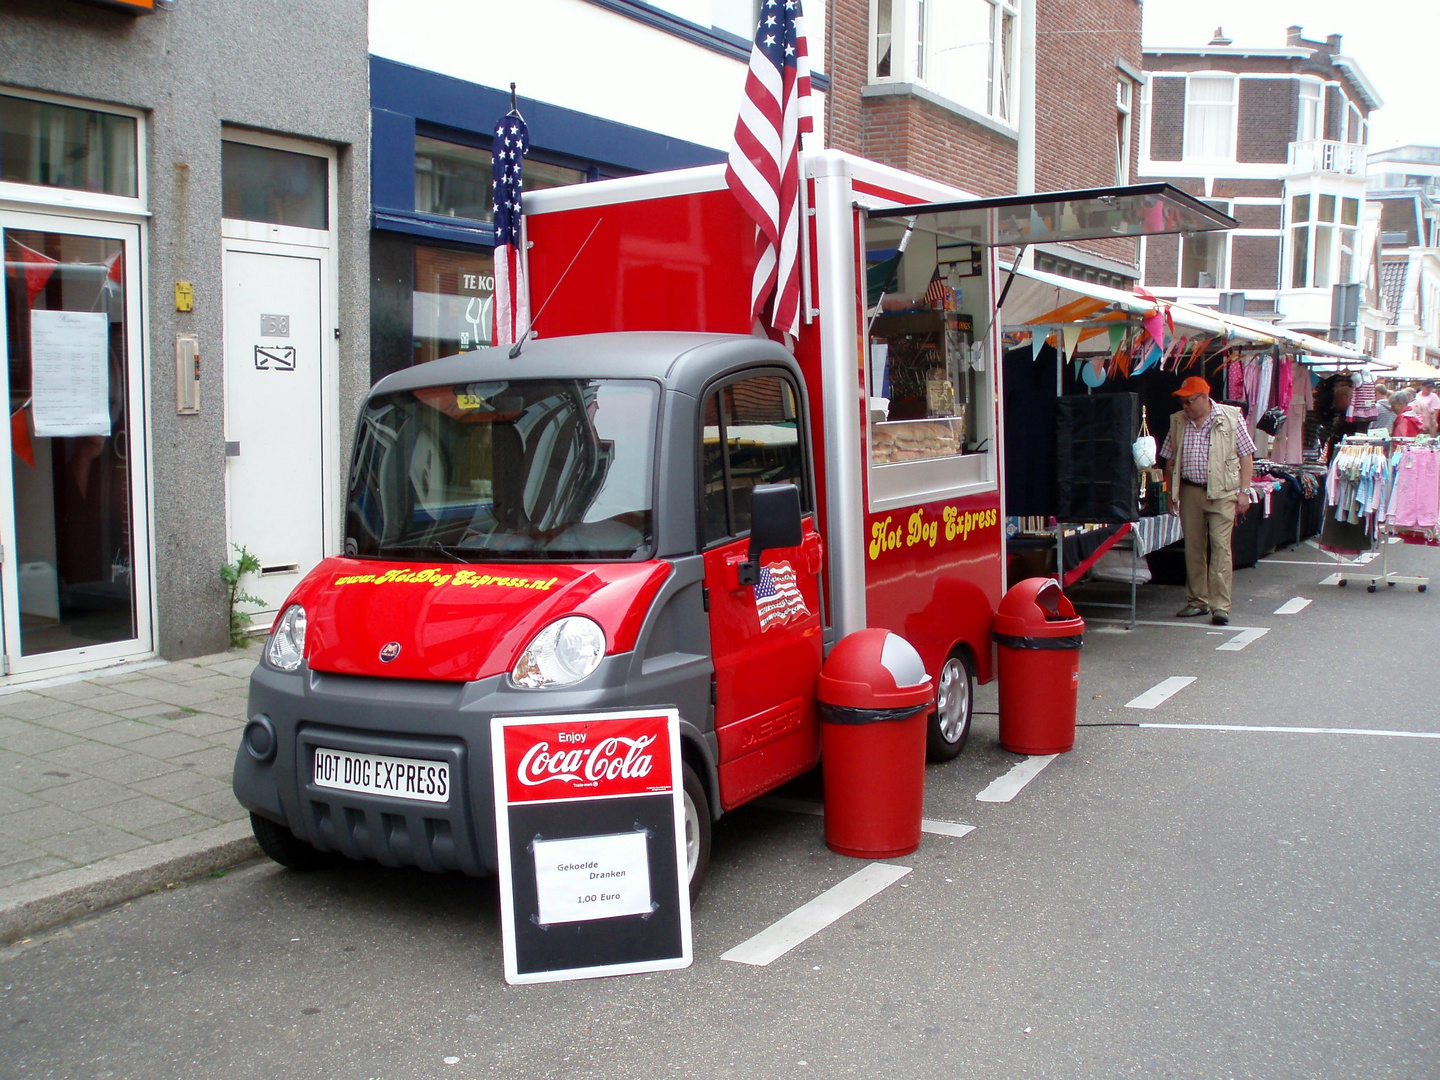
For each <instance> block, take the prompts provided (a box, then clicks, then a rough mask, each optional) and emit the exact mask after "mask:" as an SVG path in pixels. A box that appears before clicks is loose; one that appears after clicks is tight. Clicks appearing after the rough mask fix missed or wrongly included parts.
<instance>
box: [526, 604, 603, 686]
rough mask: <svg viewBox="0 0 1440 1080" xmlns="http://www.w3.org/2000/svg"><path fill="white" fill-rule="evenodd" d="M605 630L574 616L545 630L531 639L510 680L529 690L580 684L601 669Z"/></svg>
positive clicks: (583, 617)
mask: <svg viewBox="0 0 1440 1080" xmlns="http://www.w3.org/2000/svg"><path fill="white" fill-rule="evenodd" d="M604 655H605V631H604V630H602V629H600V625H599V624H598V623H596V622H595V621H594V620H593V619H587V618H585V616H583V615H571V616H569V617H568V618H564V619H560V620H558V621H556V622H553V623H551V624H550V625H549V626H547V627H545V629H544V630H541V631H540V632H539V633H538V634H536V635H535V637H534V638H533V639H531V641H530V644H529V645H527V646H526V647H525V651H524V652H522V653H521V654H520V659H519V660H517V661H515V670H513V671H512V672H510V681H511V682H513V683H514V684H515V685H516V686H519V687H522V688H524V689H526V690H539V689H541V688H543V687H549V686H569V685H570V684H571V683H577V682H579V681H580V680H581V679H583V678H585V676H587V675H589V674H590V673H591V672H592V671H594V670H595V669H596V668H597V667H599V666H600V660H601V658H602V657H604Z"/></svg>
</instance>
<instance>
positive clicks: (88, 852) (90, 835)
mask: <svg viewBox="0 0 1440 1080" xmlns="http://www.w3.org/2000/svg"><path fill="white" fill-rule="evenodd" d="M144 844H145V839H144V838H143V837H140V836H135V835H133V834H131V833H127V832H122V831H121V830H119V829H112V828H111V827H110V826H109V825H97V824H90V825H87V826H85V827H84V828H82V829H74V830H71V831H70V832H65V833H58V834H56V835H54V836H47V837H46V838H45V849H46V850H47V851H48V852H49V853H50V854H51V855H59V856H60V857H61V858H62V859H69V860H70V861H71V862H73V863H75V864H77V865H80V866H84V865H86V864H87V863H92V862H99V861H100V860H101V859H108V858H109V857H110V856H112V855H119V854H120V853H121V852H124V851H134V850H135V849H136V848H137V847H143V846H144Z"/></svg>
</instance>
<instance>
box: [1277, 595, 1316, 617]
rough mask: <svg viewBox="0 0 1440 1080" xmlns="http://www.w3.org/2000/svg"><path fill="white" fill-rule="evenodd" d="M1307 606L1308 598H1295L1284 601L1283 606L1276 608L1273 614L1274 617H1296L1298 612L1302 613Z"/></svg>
mask: <svg viewBox="0 0 1440 1080" xmlns="http://www.w3.org/2000/svg"><path fill="white" fill-rule="evenodd" d="M1309 606H1310V598H1309V597H1308V596H1297V597H1295V598H1294V599H1292V600H1286V601H1285V603H1283V604H1281V605H1280V606H1279V607H1277V608H1276V609H1275V614H1276V615H1296V614H1298V613H1299V612H1302V611H1304V610H1305V609H1306V608H1307V607H1309Z"/></svg>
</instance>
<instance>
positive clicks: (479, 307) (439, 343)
mask: <svg viewBox="0 0 1440 1080" xmlns="http://www.w3.org/2000/svg"><path fill="white" fill-rule="evenodd" d="M414 283H415V284H414V292H413V294H412V299H411V319H412V321H411V331H412V337H413V361H414V363H417V364H423V363H425V362H426V361H429V360H436V359H438V358H440V357H442V356H453V355H455V354H456V353H462V352H469V351H470V350H472V349H478V348H480V347H481V346H483V345H489V344H490V328H491V320H492V317H493V305H494V297H495V259H494V257H493V256H492V255H491V254H490V253H489V252H488V251H452V250H449V249H447V248H436V247H424V246H421V245H418V244H417V245H416V247H415V277H414Z"/></svg>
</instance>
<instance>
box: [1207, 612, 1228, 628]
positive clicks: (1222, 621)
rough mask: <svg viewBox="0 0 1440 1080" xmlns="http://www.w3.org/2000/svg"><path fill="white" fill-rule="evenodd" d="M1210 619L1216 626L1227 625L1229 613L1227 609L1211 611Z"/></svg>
mask: <svg viewBox="0 0 1440 1080" xmlns="http://www.w3.org/2000/svg"><path fill="white" fill-rule="evenodd" d="M1210 621H1211V622H1212V623H1214V624H1215V625H1216V626H1229V625H1230V613H1229V612H1228V611H1213V612H1211V613H1210Z"/></svg>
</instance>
